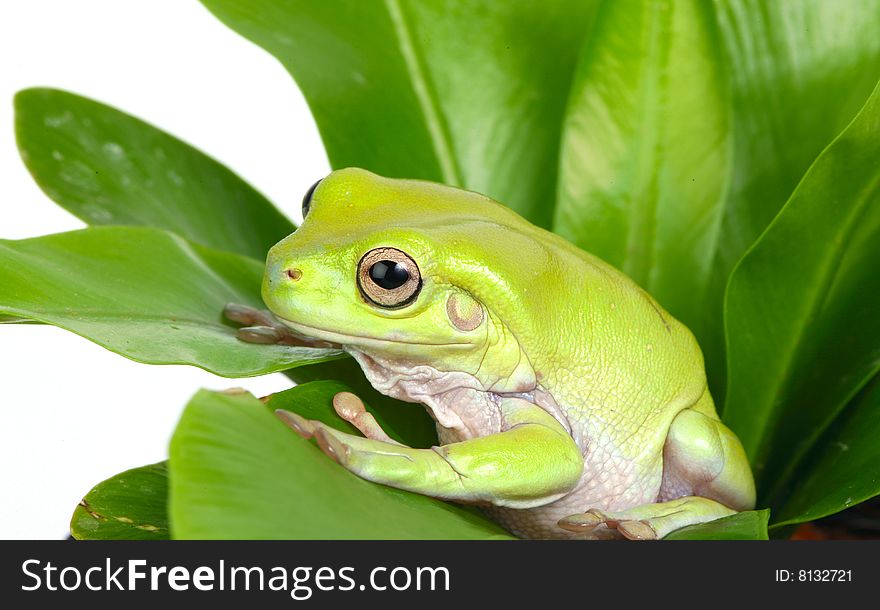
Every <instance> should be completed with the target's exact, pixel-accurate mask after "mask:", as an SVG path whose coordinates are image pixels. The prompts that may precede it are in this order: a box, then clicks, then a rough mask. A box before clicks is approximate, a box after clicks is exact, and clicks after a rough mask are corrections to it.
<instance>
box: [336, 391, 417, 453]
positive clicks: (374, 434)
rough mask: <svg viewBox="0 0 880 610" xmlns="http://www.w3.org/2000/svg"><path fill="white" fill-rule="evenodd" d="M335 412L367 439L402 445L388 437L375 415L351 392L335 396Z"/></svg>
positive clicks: (339, 393)
mask: <svg viewBox="0 0 880 610" xmlns="http://www.w3.org/2000/svg"><path fill="white" fill-rule="evenodd" d="M333 410H334V411H336V414H337V415H338V416H339V417H341V418H342V419H344V420H345V421H347V422H348V423H350V424H351V425H352V426H354V427H355V428H357V429H358V430H359V431H360V433H361V434H363V435H364V436H365V437H366V438H371V439H373V440H377V441H383V442H385V443H391V444H392V445H400V443H398V442H397V441H396V440H394V439H393V438H391V437H390V436H388V434H387V433H386V432H385V430H383V429H382V426H380V425H379V422H377V421H376V418H375V417H373V414H372V413H370V412H369V411H367V408H366V407H365V406H364V403H363V401H362V400H361V399H360V398H358V397H357V396H356V395H355V394H352V393H351V392H337V394H336V395H335V396H333Z"/></svg>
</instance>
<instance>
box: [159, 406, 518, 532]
mask: <svg viewBox="0 0 880 610" xmlns="http://www.w3.org/2000/svg"><path fill="white" fill-rule="evenodd" d="M170 455H171V458H170V472H171V493H170V498H169V514H170V517H171V531H172V535H173V536H174V537H175V538H198V539H205V538H208V539H216V538H223V539H279V538H282V539H365V538H368V539H410V538H416V539H484V538H509V537H510V536H509V535H508V534H505V533H504V531H503V530H502V529H501V528H500V527H499V526H497V525H495V524H494V523H492V522H491V521H489V520H488V519H486V518H484V517H481V516H479V515H477V514H475V513H473V512H471V511H469V510H466V509H465V508H463V507H459V506H455V505H453V504H449V503H445V502H441V501H439V500H435V499H433V498H428V497H426V496H420V495H416V494H411V493H408V492H405V491H400V490H396V489H392V488H390V487H385V486H382V485H377V484H375V483H370V482H368V481H364V480H363V479H360V478H358V477H357V476H355V475H353V474H351V473H350V472H348V471H347V470H345V469H344V468H342V467H341V466H339V465H338V464H336V463H335V462H333V461H332V460H330V459H329V458H327V456H325V455H324V454H322V453H321V451H320V450H319V449H318V448H317V447H316V446H315V445H314V443H313V442H311V441H307V440H305V439H303V438H301V437H300V436H299V435H297V434H296V433H294V432H293V431H292V430H290V429H289V428H287V427H286V426H285V425H284V424H283V423H281V421H279V420H278V419H277V418H276V417H275V416H274V415H273V414H272V413H271V411H270V410H269V409H267V408H266V407H265V406H264V405H263V404H261V403H260V402H259V401H258V400H256V399H255V398H253V397H252V396H250V395H247V394H236V395H230V394H222V393H213V392H208V391H204V390H203V391H201V392H199V393H198V394H196V396H195V397H194V398H193V399H192V401H190V403H189V405H188V406H187V407H186V410H185V411H184V413H183V416H182V418H181V420H180V423H179V424H178V427H177V430H176V431H175V433H174V437H173V438H172V440H171V451H170Z"/></svg>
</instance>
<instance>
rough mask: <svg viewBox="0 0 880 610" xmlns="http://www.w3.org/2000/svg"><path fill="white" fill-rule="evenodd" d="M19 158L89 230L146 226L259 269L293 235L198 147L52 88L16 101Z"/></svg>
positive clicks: (28, 92)
mask: <svg viewBox="0 0 880 610" xmlns="http://www.w3.org/2000/svg"><path fill="white" fill-rule="evenodd" d="M15 131H16V136H17V138H18V146H19V149H20V150H21V156H22V159H24V161H25V164H26V165H27V167H28V169H29V170H30V172H31V174H32V175H33V177H34V179H35V180H36V181H37V184H39V185H40V188H42V189H43V191H44V192H45V193H46V194H47V195H48V196H49V197H51V198H52V199H53V200H55V201H56V202H57V203H58V204H59V205H60V206H62V207H63V208H64V209H66V210H68V211H70V212H71V213H73V214H74V215H76V216H77V217H79V218H81V219H82V220H84V221H85V222H87V223H89V224H92V225H107V224H112V225H146V226H151V227H157V228H161V229H167V230H169V231H173V232H175V233H179V234H180V235H182V236H184V237H186V238H187V239H190V240H192V241H196V242H199V243H201V244H204V245H207V246H211V247H213V248H218V249H221V250H229V251H232V252H237V253H239V254H244V255H247V256H251V257H253V258H256V259H258V260H265V258H266V252H267V251H268V250H269V248H270V247H271V246H273V245H274V244H275V243H276V242H277V241H279V240H280V239H282V238H283V237H285V236H286V235H288V234H289V233H291V232H292V231H293V229H294V227H293V225H292V224H291V222H290V221H289V220H287V219H286V218H284V216H282V215H281V213H280V212H278V210H276V209H275V208H274V207H273V206H272V204H271V203H269V201H267V200H266V198H265V197H263V196H262V195H260V194H259V193H258V192H257V191H255V190H254V189H253V188H251V187H250V186H249V185H248V184H246V183H245V182H244V181H243V180H242V179H241V178H239V177H238V176H236V175H235V174H233V173H232V172H231V171H229V170H228V169H226V168H225V167H224V166H223V165H221V164H220V163H218V162H216V161H214V160H213V159H211V158H210V157H207V156H206V155H204V154H203V153H201V152H199V151H198V150H196V149H195V148H193V147H191V146H189V145H188V144H185V143H183V142H181V141H180V140H178V139H177V138H175V137H173V136H170V135H168V134H167V133H165V132H163V131H161V130H159V129H156V128H155V127H153V126H151V125H148V124H147V123H144V122H143V121H140V120H138V119H136V118H134V117H133V116H131V115H128V114H125V113H123V112H120V111H118V110H115V109H113V108H111V107H109V106H105V105H104V104H100V103H98V102H95V101H92V100H89V99H86V98H84V97H80V96H78V95H74V94H72V93H67V92H64V91H58V90H56V89H26V90H24V91H20V92H19V93H18V94H17V95H16V96H15Z"/></svg>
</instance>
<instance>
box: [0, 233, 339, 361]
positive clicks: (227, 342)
mask: <svg viewBox="0 0 880 610" xmlns="http://www.w3.org/2000/svg"><path fill="white" fill-rule="evenodd" d="M262 274H263V265H262V264H261V263H258V262H257V261H255V260H253V259H250V258H245V257H242V256H238V255H235V254H230V253H226V252H218V251H216V250H211V249H209V248H205V247H203V246H199V245H197V244H191V243H189V242H187V241H186V240H184V239H183V238H181V237H178V236H177V235H174V234H172V233H166V232H164V231H159V230H157V229H147V228H140V227H94V228H91V229H84V230H81V231H74V232H70V233H60V234H56V235H47V236H44V237H37V238H33V239H25V240H21V241H7V240H0V314H3V315H9V316H13V317H22V318H30V319H33V320H38V321H41V322H46V323H48V324H54V325H55V326H59V327H61V328H64V329H67V330H69V331H72V332H74V333H76V334H78V335H81V336H83V337H85V338H87V339H89V340H90V341H93V342H95V343H97V344H99V345H102V346H103V347H106V348H107V349H109V350H112V351H114V352H116V353H118V354H121V355H123V356H125V357H127V358H131V359H132V360H136V361H138V362H144V363H148V364H191V365H194V366H198V367H200V368H203V369H205V370H207V371H210V372H212V373H216V374H218V375H222V376H225V377H248V376H252V375H261V374H265V373H270V372H274V371H280V370H284V369H288V368H291V367H294V366H298V365H300V364H306V363H313V362H320V361H322V360H328V359H331V358H338V357H341V354H340V353H339V352H336V351H331V350H326V349H315V348H305V347H290V346H281V345H254V344H249V343H245V342H243V341H239V340H238V339H236V336H235V333H236V329H235V327H234V326H232V325H230V324H227V323H226V322H225V321H224V320H223V317H222V310H223V307H224V305H226V304H227V303H229V302H237V303H244V304H249V305H253V306H260V307H261V306H262V303H261V301H260V296H259V295H260V281H261V277H262Z"/></svg>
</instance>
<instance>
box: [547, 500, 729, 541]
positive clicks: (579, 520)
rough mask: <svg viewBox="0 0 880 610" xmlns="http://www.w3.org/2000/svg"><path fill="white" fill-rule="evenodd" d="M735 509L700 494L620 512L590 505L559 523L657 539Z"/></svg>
mask: <svg viewBox="0 0 880 610" xmlns="http://www.w3.org/2000/svg"><path fill="white" fill-rule="evenodd" d="M734 513H736V511H735V510H733V509H732V508H728V507H727V506H724V505H723V504H721V503H720V502H716V501H715V500H710V499H709V498H703V497H701V496H685V497H683V498H676V499H675V500H669V501H668V502H657V503H655V504H642V505H641V506H634V507H633V508H630V509H627V510H624V511H620V512H606V511H601V510H597V509H590V510H588V511H587V512H585V513H582V514H580V515H572V516H570V517H565V518H564V519H560V520H559V527H561V528H562V529H564V530H568V531H570V532H575V533H578V534H589V533H590V532H592V531H593V530H594V529H596V528H597V527H599V526H604V527H606V528H608V529H615V530H617V532H618V533H619V534H620V535H621V536H623V537H624V538H628V539H629V540H657V539H658V538H663V537H664V536H666V535H667V534H669V533H670V532H673V531H675V530H677V529H680V528H682V527H685V526H687V525H694V524H697V523H705V522H707V521H714V520H715V519H720V518H721V517H727V516H729V515H732V514H734Z"/></svg>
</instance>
